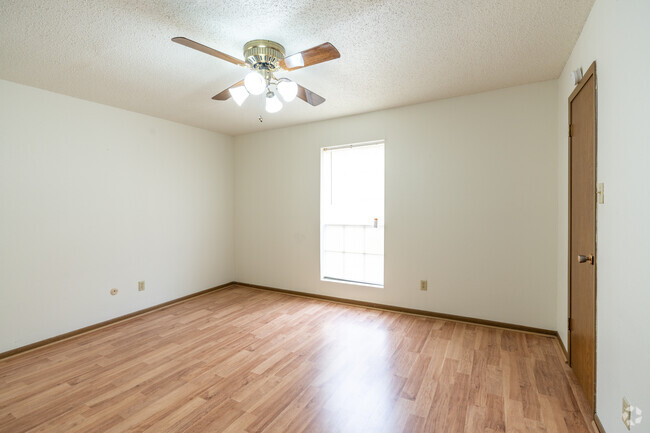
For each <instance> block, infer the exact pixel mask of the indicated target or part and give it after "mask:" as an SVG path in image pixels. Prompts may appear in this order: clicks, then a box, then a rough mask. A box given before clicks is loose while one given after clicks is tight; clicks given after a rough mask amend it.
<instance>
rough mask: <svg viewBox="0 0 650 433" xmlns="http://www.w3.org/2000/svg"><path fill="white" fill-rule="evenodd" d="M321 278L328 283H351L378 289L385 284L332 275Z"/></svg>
mask: <svg viewBox="0 0 650 433" xmlns="http://www.w3.org/2000/svg"><path fill="white" fill-rule="evenodd" d="M320 280H321V281H326V282H328V283H340V284H350V285H352V286H364V287H374V288H376V289H383V288H384V285H383V284H373V283H365V282H363V281H351V280H341V279H338V278H330V277H321V279H320Z"/></svg>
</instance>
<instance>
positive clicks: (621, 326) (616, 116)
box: [557, 0, 650, 433]
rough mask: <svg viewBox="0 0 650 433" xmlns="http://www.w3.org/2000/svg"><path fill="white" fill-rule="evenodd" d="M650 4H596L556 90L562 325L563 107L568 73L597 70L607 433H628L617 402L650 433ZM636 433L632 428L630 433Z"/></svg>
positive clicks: (600, 344)
mask: <svg viewBox="0 0 650 433" xmlns="http://www.w3.org/2000/svg"><path fill="white" fill-rule="evenodd" d="M649 20H650V2H648V1H647V0H596V3H595V4H594V6H593V9H592V11H591V14H590V16H589V19H588V20H587V22H586V24H585V26H584V29H583V31H582V34H581V36H580V38H579V40H578V42H577V44H576V46H575V48H574V50H573V54H572V55H571V57H570V58H569V60H568V62H567V64H566V67H565V68H564V71H563V72H562V75H561V76H560V78H559V86H558V92H559V93H558V95H559V96H558V119H559V125H560V127H559V128H558V139H557V141H558V148H559V152H558V157H559V182H558V191H559V193H558V194H559V203H560V206H559V208H558V222H559V224H558V225H559V231H558V236H559V242H558V246H559V250H558V251H559V254H558V268H559V272H558V287H559V289H558V299H557V305H558V324H557V328H558V330H560V331H561V335H562V338H563V339H564V341H566V317H567V279H566V278H567V277H566V275H567V274H566V268H567V164H568V162H567V139H566V135H567V126H566V125H567V98H568V97H569V95H570V94H571V92H572V91H573V88H574V87H573V85H572V84H571V82H570V78H569V74H570V73H571V71H572V70H574V69H576V68H577V67H579V66H581V67H582V68H583V70H586V69H587V68H588V67H589V65H590V64H591V62H592V61H594V60H596V62H597V70H596V73H597V79H598V163H597V167H598V168H597V170H598V174H597V177H598V181H599V182H604V183H605V203H604V204H602V205H598V210H597V219H598V222H597V245H598V246H597V248H598V256H597V263H598V268H597V279H598V287H597V292H598V294H597V298H598V299H597V403H596V411H597V413H598V416H599V418H600V419H601V421H602V422H603V426H604V427H605V430H606V431H607V433H615V432H621V433H623V432H627V430H626V429H625V427H624V426H623V423H622V422H621V421H620V417H621V399H622V397H623V396H626V397H627V398H628V400H629V401H630V402H631V403H632V404H634V405H637V406H639V407H641V409H643V410H644V411H645V419H644V421H643V424H642V425H640V426H639V427H636V428H635V429H636V430H637V431H639V432H646V431H650V427H649V426H650V419H649V418H648V414H650V369H648V365H650V314H649V312H650V264H649V263H650V203H649V201H648V200H650V187H649V186H648V182H647V179H648V169H649V167H650V122H649V120H650V103H649V102H648V101H650V84H648V77H647V75H648V71H650V25H649V24H648V22H649ZM633 431H634V429H633Z"/></svg>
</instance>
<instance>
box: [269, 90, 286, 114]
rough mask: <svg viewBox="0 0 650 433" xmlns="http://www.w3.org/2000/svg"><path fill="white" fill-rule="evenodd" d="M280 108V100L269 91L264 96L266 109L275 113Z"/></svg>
mask: <svg viewBox="0 0 650 433" xmlns="http://www.w3.org/2000/svg"><path fill="white" fill-rule="evenodd" d="M280 110H282V102H280V98H278V97H277V96H276V95H275V94H273V93H271V94H270V96H269V95H267V96H266V111H267V112H269V113H277V112H278V111H280Z"/></svg>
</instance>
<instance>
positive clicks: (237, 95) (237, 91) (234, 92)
mask: <svg viewBox="0 0 650 433" xmlns="http://www.w3.org/2000/svg"><path fill="white" fill-rule="evenodd" d="M228 91H229V92H230V96H232V99H233V101H235V103H236V104H237V105H239V106H240V107H241V104H243V103H244V101H245V100H246V98H248V91H247V90H246V88H245V87H244V86H237V87H231V88H230V89H228Z"/></svg>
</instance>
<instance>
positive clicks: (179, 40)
mask: <svg viewBox="0 0 650 433" xmlns="http://www.w3.org/2000/svg"><path fill="white" fill-rule="evenodd" d="M172 41H174V42H176V43H177V44H181V45H185V46H186V47H189V48H193V49H195V50H197V51H201V52H202V53H205V54H209V55H211V56H214V57H216V58H218V59H221V60H225V61H226V62H230V63H233V64H235V65H237V66H244V67H247V66H248V65H247V64H246V63H245V62H244V61H243V60H239V59H238V58H236V57H233V56H229V55H228V54H226V53H222V52H221V51H217V50H215V49H214V48H210V47H206V46H205V45H203V44H199V43H198V42H194V41H193V40H191V39H187V38H184V37H180V36H179V37H175V38H172Z"/></svg>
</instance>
